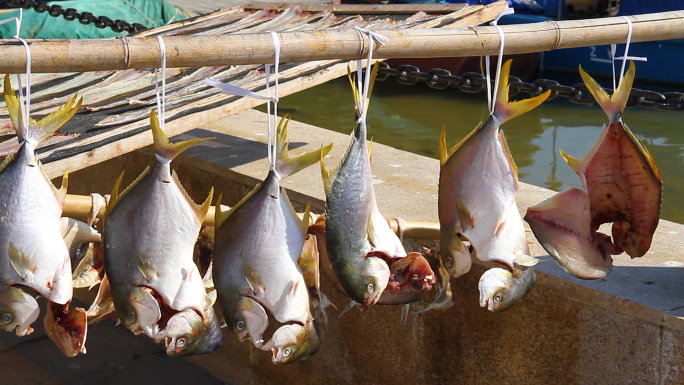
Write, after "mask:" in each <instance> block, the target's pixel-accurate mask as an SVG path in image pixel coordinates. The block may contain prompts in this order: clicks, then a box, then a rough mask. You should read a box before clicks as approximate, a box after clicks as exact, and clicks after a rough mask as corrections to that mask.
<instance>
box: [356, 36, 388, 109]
mask: <svg viewBox="0 0 684 385" xmlns="http://www.w3.org/2000/svg"><path fill="white" fill-rule="evenodd" d="M354 29H355V30H357V31H358V32H359V33H361V34H366V35H368V59H367V61H366V76H365V77H363V76H362V74H363V62H362V60H360V59H359V60H357V61H356V73H357V76H356V82H357V83H356V84H357V85H356V88H357V90H358V92H359V97H360V99H361V100H359V106H358V107H357V111H358V113H359V122H364V121H365V120H366V112H367V110H368V90H369V88H370V78H371V72H372V62H373V51H375V43H376V42H377V43H378V44H379V45H385V44H387V42H388V41H389V38H388V37H385V36H383V35H380V34H379V33H377V32H373V31H371V30H369V29H366V28H361V27H359V26H355V27H354ZM362 77H363V84H362V83H361V78H362Z"/></svg>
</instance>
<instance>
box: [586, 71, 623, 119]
mask: <svg viewBox="0 0 684 385" xmlns="http://www.w3.org/2000/svg"><path fill="white" fill-rule="evenodd" d="M635 72H636V67H635V66H634V62H633V61H630V64H629V69H628V70H627V73H626V74H625V77H624V78H623V79H622V81H621V82H620V84H619V85H618V88H617V90H615V92H614V93H613V95H612V96H608V93H607V92H606V91H605V90H604V89H603V88H601V86H600V85H599V84H598V83H597V82H596V80H594V79H593V78H592V77H591V76H589V74H587V73H586V72H584V69H582V66H581V65H580V66H579V73H580V76H581V77H582V80H583V81H584V85H586V86H587V89H588V90H589V92H590V93H591V94H592V95H593V96H594V99H596V103H598V105H599V106H601V108H602V109H603V111H604V112H605V113H606V116H608V120H610V122H611V123H617V122H618V121H619V120H620V118H621V116H622V111H624V109H625V106H626V105H627V99H629V93H630V92H631V91H632V84H634V74H635Z"/></svg>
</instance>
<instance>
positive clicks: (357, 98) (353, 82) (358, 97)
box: [347, 63, 380, 119]
mask: <svg viewBox="0 0 684 385" xmlns="http://www.w3.org/2000/svg"><path fill="white" fill-rule="evenodd" d="M379 69H380V63H376V64H375V65H373V68H372V69H371V75H370V76H371V77H370V82H369V84H370V86H369V88H368V99H367V100H366V111H368V106H369V105H370V97H371V94H372V93H373V85H374V84H375V78H376V77H377V76H378V70H379ZM347 77H348V78H349V83H350V84H351V87H352V93H353V94H354V106H355V107H356V118H357V119H358V118H359V116H360V114H359V107H360V105H361V93H360V92H359V89H358V88H356V73H354V74H352V72H351V68H350V67H349V64H347Z"/></svg>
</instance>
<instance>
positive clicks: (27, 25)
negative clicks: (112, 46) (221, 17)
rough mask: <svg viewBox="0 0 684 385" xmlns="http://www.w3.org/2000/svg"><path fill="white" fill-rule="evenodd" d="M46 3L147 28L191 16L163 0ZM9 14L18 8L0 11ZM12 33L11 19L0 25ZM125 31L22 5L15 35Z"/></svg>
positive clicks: (1, 32) (3, 33)
mask: <svg viewBox="0 0 684 385" xmlns="http://www.w3.org/2000/svg"><path fill="white" fill-rule="evenodd" d="M49 4H58V5H61V6H62V8H64V9H67V8H74V9H76V11H78V12H91V13H92V14H93V15H95V16H96V17H97V16H107V17H109V18H110V19H112V20H117V19H120V20H123V21H126V22H128V23H130V24H133V23H140V24H142V25H144V26H146V27H148V28H155V27H160V26H162V25H166V24H169V23H173V22H174V21H178V20H183V19H187V18H188V17H190V16H192V15H191V14H190V13H188V12H186V11H183V10H182V9H180V8H177V7H175V6H173V5H171V4H169V3H167V2H166V1H164V0H74V1H59V2H51V3H49ZM11 17H19V11H18V10H17V11H11V12H7V13H4V14H2V15H0V19H8V18H11ZM15 34H16V24H15V23H12V22H10V23H6V24H2V25H0V37H2V38H3V39H11V38H13V37H14V35H15ZM127 34H128V32H114V31H112V29H111V28H97V27H95V25H94V24H93V23H91V24H81V23H80V22H79V20H78V19H75V20H72V21H68V20H65V19H64V18H63V17H61V16H60V17H53V16H50V15H48V13H47V12H43V13H38V12H36V11H35V10H33V9H25V10H24V17H23V20H22V26H21V34H20V35H19V36H20V37H22V38H24V39H95V38H103V37H113V36H119V35H127Z"/></svg>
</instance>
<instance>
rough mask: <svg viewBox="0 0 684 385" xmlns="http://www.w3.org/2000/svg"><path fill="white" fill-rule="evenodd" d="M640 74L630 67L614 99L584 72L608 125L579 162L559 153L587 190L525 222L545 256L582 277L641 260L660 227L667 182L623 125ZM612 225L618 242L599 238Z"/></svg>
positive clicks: (558, 199)
mask: <svg viewBox="0 0 684 385" xmlns="http://www.w3.org/2000/svg"><path fill="white" fill-rule="evenodd" d="M634 74H635V67H634V63H633V62H632V63H631V64H630V66H629V70H628V71H627V73H626V74H625V77H624V79H622V81H621V82H620V85H619V86H618V88H617V90H616V91H615V93H614V94H613V95H612V96H608V94H607V93H606V92H605V91H604V90H603V89H602V88H601V87H600V86H599V85H598V83H596V81H595V80H594V79H592V78H591V77H590V76H589V75H588V74H587V73H586V72H584V70H582V67H581V66H580V75H581V76H582V79H583V80H584V84H586V86H587V88H588V89H589V91H590V92H591V94H592V95H593V96H594V98H595V99H596V101H597V102H598V104H599V105H600V106H601V108H602V109H603V111H604V112H605V113H606V115H607V116H608V119H609V121H610V124H609V125H608V126H606V125H604V126H603V130H602V131H601V134H600V136H599V138H598V139H597V141H596V142H595V143H594V145H593V146H592V148H591V149H590V150H589V152H588V153H587V154H586V155H585V156H584V157H582V158H580V159H575V158H572V157H571V156H569V155H568V154H566V153H565V152H563V150H561V154H562V155H563V158H564V159H565V161H566V162H567V163H568V164H569V165H570V167H572V169H573V170H575V172H576V173H577V175H578V176H579V177H580V180H581V181H582V185H583V186H584V189H585V191H582V190H578V189H568V190H566V191H564V192H562V193H560V194H557V195H556V196H554V197H552V198H550V199H548V200H546V201H544V202H542V203H540V204H539V205H537V206H535V207H530V208H529V209H528V212H527V215H526V216H525V220H527V222H529V224H530V227H531V228H532V231H534V234H535V236H536V237H537V239H539V241H540V243H541V244H542V246H544V248H545V249H546V251H547V252H548V253H549V254H550V255H551V256H553V257H554V258H555V259H556V260H557V261H558V263H559V264H560V265H561V266H562V267H563V268H565V269H566V270H567V271H568V272H570V273H571V274H573V275H575V276H577V277H580V278H586V279H593V278H601V277H604V276H606V275H607V274H608V273H609V272H610V270H611V269H612V265H613V264H612V257H611V254H613V255H615V254H620V253H622V252H623V251H624V252H626V253H627V254H628V255H630V256H631V257H632V258H637V257H641V256H643V255H644V254H646V252H647V251H648V249H649V248H650V246H651V240H652V238H653V233H654V232H655V229H656V227H657V226H658V220H659V217H660V206H661V203H662V193H663V180H662V177H661V176H660V172H659V171H658V166H657V165H656V163H655V161H654V160H653V157H652V156H651V154H650V153H649V152H648V150H647V149H646V148H645V147H644V146H642V145H641V143H639V141H638V140H637V139H636V138H635V137H634V135H633V134H632V132H631V131H630V129H629V128H628V127H627V125H626V124H624V123H623V122H622V113H623V111H624V108H625V105H626V103H627V99H628V98H629V93H630V91H631V89H632V84H633V82H634ZM611 222H612V223H613V226H612V236H613V239H612V241H611V239H610V237H609V236H607V235H605V234H602V233H599V232H597V230H598V228H599V226H601V225H602V224H604V223H611Z"/></svg>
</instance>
